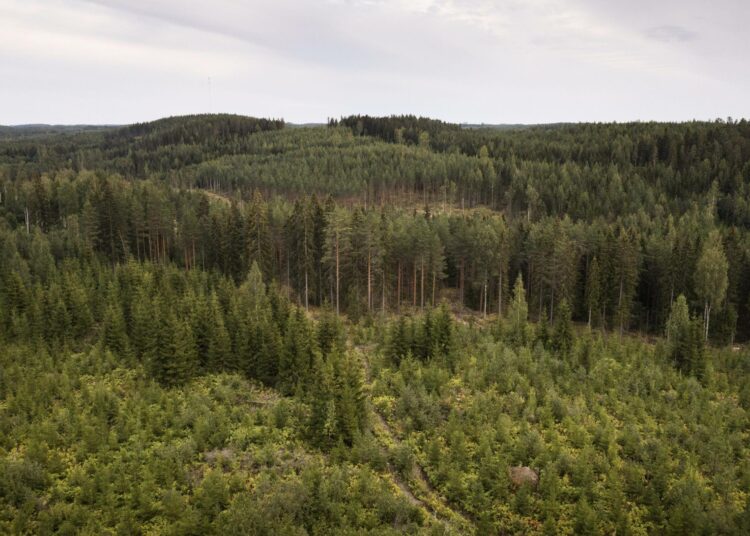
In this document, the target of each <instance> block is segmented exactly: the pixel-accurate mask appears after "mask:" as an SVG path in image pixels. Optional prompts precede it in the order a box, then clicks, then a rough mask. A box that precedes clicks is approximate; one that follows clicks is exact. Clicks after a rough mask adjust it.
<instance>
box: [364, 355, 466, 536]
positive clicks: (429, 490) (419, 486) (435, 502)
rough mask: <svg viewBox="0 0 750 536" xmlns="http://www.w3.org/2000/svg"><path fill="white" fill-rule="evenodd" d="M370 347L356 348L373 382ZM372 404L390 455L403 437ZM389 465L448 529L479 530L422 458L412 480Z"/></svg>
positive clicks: (376, 430)
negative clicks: (430, 473)
mask: <svg viewBox="0 0 750 536" xmlns="http://www.w3.org/2000/svg"><path fill="white" fill-rule="evenodd" d="M368 350H371V347H366V346H355V347H354V351H355V352H356V353H357V356H358V357H359V360H360V362H361V363H362V368H363V370H364V372H365V381H366V382H367V384H368V385H371V384H372V374H371V371H370V362H369V360H368V358H367V351H368ZM370 407H372V413H373V415H374V422H373V427H372V432H373V435H374V436H375V438H376V439H377V441H378V443H379V444H380V446H381V448H382V450H383V451H384V454H385V457H386V459H388V452H389V450H391V449H393V448H394V447H396V446H398V445H400V444H401V441H400V440H399V439H398V438H397V437H396V434H395V433H394V432H393V429H392V428H391V427H390V425H389V424H388V422H387V421H386V420H385V418H384V417H383V415H381V414H380V412H379V411H378V410H377V409H376V408H375V406H374V404H372V403H371V404H370ZM387 468H388V474H389V476H390V479H391V480H392V481H393V484H394V485H395V486H396V487H397V488H398V489H399V490H400V491H401V494H402V495H403V496H404V497H406V499H407V500H408V501H409V502H410V503H411V504H413V505H414V506H418V507H420V508H422V509H423V510H424V511H425V512H427V513H428V514H429V516H430V517H431V518H432V519H433V521H435V522H438V523H441V524H443V525H444V526H445V528H446V529H448V531H449V533H451V534H473V533H474V532H475V526H474V524H473V523H472V522H471V521H470V520H469V517H468V515H467V514H465V513H464V512H461V511H459V510H457V509H456V508H453V507H452V506H451V505H450V504H449V503H448V501H447V500H446V499H445V498H444V497H443V496H442V495H440V493H439V492H438V490H436V489H435V488H434V487H433V486H432V485H431V484H430V482H429V481H428V480H427V477H426V475H425V471H424V469H423V467H422V466H421V465H420V464H419V462H418V461H416V460H415V461H414V469H413V471H412V475H411V479H410V480H405V479H404V478H403V477H402V476H401V474H400V473H399V472H398V471H397V470H396V468H395V467H393V465H392V464H391V462H390V461H388V462H387Z"/></svg>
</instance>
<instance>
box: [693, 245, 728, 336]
mask: <svg viewBox="0 0 750 536" xmlns="http://www.w3.org/2000/svg"><path fill="white" fill-rule="evenodd" d="M728 269H729V265H728V263H727V257H726V255H725V254H724V247H723V246H722V243H721V236H720V235H719V233H718V231H711V233H710V234H709V235H708V239H707V240H706V241H705V243H704V244H703V251H702V252H701V255H700V257H699V258H698V263H697V265H696V268H695V276H694V283H695V293H696V294H697V295H698V297H700V298H701V299H702V300H703V330H704V338H705V339H706V340H708V328H709V320H710V318H711V310H712V308H714V307H718V306H719V305H721V303H722V302H723V301H724V298H725V296H726V293H727V285H728V281H727V272H728Z"/></svg>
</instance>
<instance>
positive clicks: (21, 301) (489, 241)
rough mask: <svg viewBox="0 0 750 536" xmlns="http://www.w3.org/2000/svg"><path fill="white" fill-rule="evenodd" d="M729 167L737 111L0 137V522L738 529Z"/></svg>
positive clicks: (743, 161) (738, 223)
mask: <svg viewBox="0 0 750 536" xmlns="http://www.w3.org/2000/svg"><path fill="white" fill-rule="evenodd" d="M749 185H750V127H749V126H748V124H747V123H746V122H745V121H741V122H715V123H684V124H659V123H638V124H595V125H594V124H581V125H553V126H534V127H528V128H523V129H490V128H478V129H474V128H464V127H462V126H460V125H453V124H446V123H444V122H440V121H435V120H430V119H424V118H417V117H412V116H404V117H389V118H372V117H366V116H354V117H349V118H342V119H341V120H331V121H329V122H328V124H326V125H322V126H316V127H294V128H291V127H289V126H287V125H286V124H285V123H284V122H283V121H281V120H267V119H255V118H249V117H240V116H229V115H210V116H189V117H177V118H168V119H164V120H160V121H156V122H153V123H146V124H139V125H131V126H127V127H117V128H110V129H102V130H87V131H75V132H55V133H49V132H44V133H41V132H40V133H39V134H38V135H37V134H34V135H31V136H21V137H16V136H14V137H13V138H12V139H7V140H0V533H2V534H6V533H7V534H110V533H117V534H136V535H137V534H158V535H161V534H164V535H167V534H201V535H203V534H206V535H214V534H215V535H219V534H221V535H224V534H237V535H240V534H300V535H302V534H313V535H326V534H378V535H380V534H384V535H395V534H431V535H436V534H482V535H484V534H534V535H536V534H563V535H574V534H575V535H589V534H591V535H593V534H623V535H628V534H633V535H644V534H669V535H686V534H738V535H739V534H748V533H750V446H749V445H750V442H748V437H749V434H750V381H748V377H749V375H750V350H748V349H747V348H745V345H744V342H745V341H746V340H747V339H748V337H750V191H749V190H748V186H749ZM644 335H645V336H644ZM738 342H739V343H740V344H737V343H738Z"/></svg>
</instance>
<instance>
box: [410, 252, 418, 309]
mask: <svg viewBox="0 0 750 536" xmlns="http://www.w3.org/2000/svg"><path fill="white" fill-rule="evenodd" d="M411 288H412V298H411V306H412V307H416V306H417V262H416V261H414V273H413V275H412V278H411Z"/></svg>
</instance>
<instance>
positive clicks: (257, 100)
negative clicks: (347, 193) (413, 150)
mask: <svg viewBox="0 0 750 536" xmlns="http://www.w3.org/2000/svg"><path fill="white" fill-rule="evenodd" d="M749 29H750V0H711V1H704V0H314V1H313V0H311V1H303V0H267V1H266V0H244V1H239V0H212V1H210V2H209V1H201V2H199V1H196V0H150V1H145V0H94V1H88V0H0V124H6V125H7V124H20V123H41V122H43V123H107V124H112V123H118V124H120V123H131V122H135V121H144V120H151V119H155V118H159V117H164V116H168V115H178V114H187V113H203V112H232V113H239V114H246V115H254V116H262V117H283V118H285V119H286V120H288V121H293V122H322V121H325V120H326V118H327V117H339V116H341V115H348V114H353V113H368V114H377V115H387V114H402V113H413V114H417V115H427V116H430V117H436V118H440V119H444V120H448V121H455V122H476V123H478V122H485V123H546V122H557V121H626V120H651V119H654V120H670V121H671V120H690V119H713V118H716V117H722V118H726V117H727V116H732V117H735V118H740V117H748V118H750V30H749Z"/></svg>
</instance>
